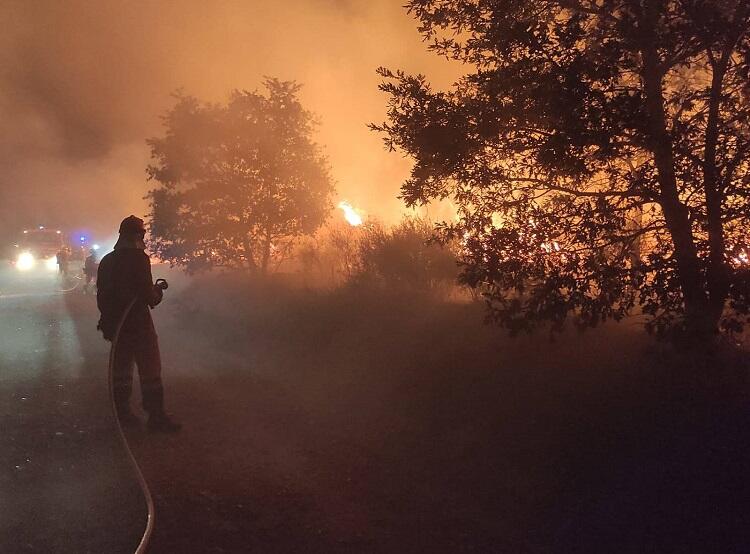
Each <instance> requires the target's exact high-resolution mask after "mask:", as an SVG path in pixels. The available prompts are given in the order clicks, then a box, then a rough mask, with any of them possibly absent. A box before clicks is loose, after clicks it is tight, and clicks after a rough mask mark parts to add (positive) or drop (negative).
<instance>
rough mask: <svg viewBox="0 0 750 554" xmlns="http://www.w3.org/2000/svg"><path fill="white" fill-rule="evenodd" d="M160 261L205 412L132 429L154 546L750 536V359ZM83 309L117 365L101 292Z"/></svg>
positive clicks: (646, 542)
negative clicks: (728, 367)
mask: <svg viewBox="0 0 750 554" xmlns="http://www.w3.org/2000/svg"><path fill="white" fill-rule="evenodd" d="M154 274H155V275H154V276H155V277H162V276H165V277H167V278H168V279H169V280H170V282H171V283H172V286H171V287H170V289H169V290H168V291H167V294H166V296H165V300H164V303H163V304H162V305H161V306H159V307H158V308H157V309H156V310H154V312H153V314H154V317H155V321H156V325H157V329H158V331H159V334H160V340H161V346H162V353H163V358H164V379H165V384H166V389H167V402H168V407H169V409H170V411H172V412H173V413H174V415H175V416H176V417H178V418H179V419H180V420H181V421H182V422H183V423H184V429H183V431H182V432H181V433H180V434H178V435H174V436H162V435H153V434H150V433H148V432H147V431H146V430H145V429H144V428H141V429H136V430H133V431H131V432H129V433H128V439H129V443H130V446H131V447H132V449H133V451H134V453H135V455H136V458H137V459H138V461H139V463H140V465H141V467H142V469H143V472H144V474H145V476H146V479H147V481H148V483H149V486H150V488H151V491H152V493H153V495H154V498H155V503H156V526H155V532H154V535H153V537H152V540H151V543H150V548H149V552H150V553H152V554H172V553H176V552H180V553H193V552H196V553H204V552H205V553H219V552H232V553H240V552H259V553H264V554H265V553H284V552H290V553H291V552H312V553H336V552H341V553H343V552H346V553H349V552H358V553H359V552H362V553H392V552H399V553H402V552H403V553H422V552H430V553H441V552H445V553H449V552H450V553H453V552H482V553H484V552H492V553H495V552H497V553H516V552H519V553H520V552H524V553H526V552H531V553H547V552H565V553H569V552H582V553H584V552H585V553H589V552H591V553H594V552H595V553H598V552H746V551H747V549H748V545H750V536H749V533H750V517H749V515H748V514H750V511H749V510H748V508H750V505H749V504H750V494H748V493H750V491H748V486H747V480H746V468H747V467H750V465H749V462H750V440H748V439H749V438H750V437H749V436H748V435H749V434H750V425H749V424H750V421H749V419H750V418H748V414H747V407H746V398H747V395H746V392H745V388H744V384H743V382H742V379H741V378H739V377H741V376H742V375H743V373H742V371H738V372H737V375H736V376H735V377H737V378H735V377H732V378H731V379H730V378H728V377H726V375H728V374H729V373H728V372H726V371H720V369H721V368H716V370H715V371H714V370H713V368H708V369H706V367H705V364H701V363H697V362H695V360H694V359H693V357H692V356H685V355H683V356H680V355H679V353H674V352H671V351H670V350H669V349H668V348H665V347H663V346H658V345H655V344H654V343H653V342H652V341H650V340H649V339H648V338H647V337H646V336H645V335H644V334H643V333H642V332H641V331H640V326H639V322H638V321H629V322H625V323H624V324H620V325H607V326H604V327H603V328H601V329H596V330H594V331H591V332H587V333H585V334H583V335H579V334H578V333H576V332H575V331H569V332H567V333H566V334H564V335H563V336H558V337H556V338H555V339H554V340H551V339H550V337H549V336H548V335H546V334H540V335H538V336H532V337H529V336H523V337H518V338H514V339H511V338H509V337H507V336H505V335H504V334H503V333H502V332H500V331H498V330H496V329H493V328H491V327H488V326H486V325H484V323H483V309H482V306H481V305H478V304H476V303H473V302H471V301H468V300H467V299H455V298H454V299H452V300H450V301H446V300H442V299H436V298H432V297H430V296H429V295H422V294H415V293H412V292H406V291H401V292H398V291H382V290H376V289H361V288H360V289H357V288H346V287H345V288H341V289H337V290H328V291H326V290H306V289H305V288H304V287H301V286H300V285H299V284H297V285H293V284H288V283H287V284H281V283H278V282H277V283H275V284H274V283H265V284H263V283H257V282H247V281H243V280H242V279H237V278H229V277H216V276H209V277H205V278H198V279H192V280H189V279H186V278H184V277H182V276H180V275H179V274H177V273H174V272H170V271H169V270H167V269H165V268H163V267H157V268H155V270H154ZM67 306H68V310H69V314H71V315H69V316H64V317H71V318H72V319H73V320H75V321H78V322H79V323H80V329H81V331H80V340H79V348H80V349H81V354H80V355H81V356H82V357H83V358H84V359H86V360H88V362H87V364H88V365H91V366H92V367H94V366H96V365H97V364H100V363H102V362H101V360H102V359H103V358H102V357H103V354H104V353H105V350H104V349H103V348H102V346H101V343H100V342H99V341H100V338H99V337H98V336H97V333H96V331H95V330H94V329H93V326H92V325H89V324H88V323H86V324H83V323H81V322H87V321H91V320H92V319H94V318H95V315H96V313H95V307H94V303H93V299H92V298H87V297H84V296H80V297H71V298H70V299H69V300H68V301H67ZM34 309H37V308H34ZM40 340H43V339H40ZM706 372H708V375H706ZM716 376H724V377H721V378H719V377H716ZM716 383H719V384H721V383H723V384H724V385H726V386H715V385H716Z"/></svg>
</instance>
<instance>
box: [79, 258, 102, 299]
mask: <svg viewBox="0 0 750 554" xmlns="http://www.w3.org/2000/svg"><path fill="white" fill-rule="evenodd" d="M98 268H99V262H98V260H97V259H96V250H95V249H93V248H92V249H91V250H89V255H88V256H87V257H86V260H85V261H84V262H83V274H84V275H85V276H86V284H85V285H84V287H83V291H84V292H86V293H87V292H88V291H89V290H91V287H92V282H94V283H96V271H97V269H98Z"/></svg>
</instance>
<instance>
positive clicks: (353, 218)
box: [338, 200, 362, 227]
mask: <svg viewBox="0 0 750 554" xmlns="http://www.w3.org/2000/svg"><path fill="white" fill-rule="evenodd" d="M338 207H339V208H340V209H342V210H343V211H344V219H346V221H347V223H349V225H351V226H352V227H357V226H358V225H362V216H360V215H359V214H358V213H357V210H355V209H354V207H353V206H352V205H351V204H349V202H346V201H345V200H342V201H341V202H339V205H338Z"/></svg>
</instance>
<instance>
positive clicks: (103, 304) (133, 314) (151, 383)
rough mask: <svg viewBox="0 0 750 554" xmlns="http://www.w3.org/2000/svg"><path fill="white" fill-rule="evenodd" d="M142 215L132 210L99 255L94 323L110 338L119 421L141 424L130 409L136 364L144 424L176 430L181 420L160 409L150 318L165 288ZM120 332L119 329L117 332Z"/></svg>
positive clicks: (156, 354) (157, 360) (156, 348)
mask: <svg viewBox="0 0 750 554" xmlns="http://www.w3.org/2000/svg"><path fill="white" fill-rule="evenodd" d="M145 234H146V229H145V227H144V224H143V220H142V219H140V218H138V217H135V216H134V215H131V216H130V217H127V218H125V219H124V220H123V221H122V223H121V224H120V237H119V239H118V240H117V243H116V244H115V248H114V250H113V251H112V252H110V253H109V254H107V255H106V256H104V257H103V258H102V261H101V262H100V263H99V269H98V271H97V277H96V285H97V294H96V301H97V306H98V307H99V311H100V313H101V318H100V320H99V326H98V328H99V329H100V330H101V331H102V334H103V335H104V338H105V339H106V340H109V341H112V342H113V345H112V346H113V348H114V359H113V368H112V372H113V375H112V377H113V379H112V389H113V390H112V392H113V397H114V402H115V409H116V410H117V415H118V418H119V420H120V423H121V424H122V425H123V426H132V425H135V424H138V423H139V420H138V418H137V417H136V416H135V415H134V414H133V412H132V411H131V406H130V396H131V393H132V388H133V365H134V364H135V365H136V366H138V377H139V379H140V384H141V401H142V406H143V409H144V411H145V412H146V413H147V414H148V428H149V430H151V431H155V432H164V433H174V432H176V431H179V430H180V427H181V425H180V424H179V423H176V422H174V421H173V420H172V419H171V418H170V417H169V416H168V415H167V413H166V412H165V410H164V386H163V384H162V380H161V355H160V353H159V341H158V339H157V336H156V330H155V329H154V322H153V320H152V319H151V309H152V308H154V307H155V306H157V305H158V304H159V303H160V302H161V300H162V296H163V291H162V289H161V288H159V287H158V286H156V285H154V283H153V279H152V276H151V261H150V260H149V257H148V255H147V254H146V252H145V248H146V245H145V243H144V236H145ZM118 331H119V334H118Z"/></svg>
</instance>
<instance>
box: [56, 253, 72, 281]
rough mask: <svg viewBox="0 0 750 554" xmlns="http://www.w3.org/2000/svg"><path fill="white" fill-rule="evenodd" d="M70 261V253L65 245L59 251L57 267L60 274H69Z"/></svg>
mask: <svg viewBox="0 0 750 554" xmlns="http://www.w3.org/2000/svg"><path fill="white" fill-rule="evenodd" d="M69 261H70V254H68V249H67V248H66V247H65V246H63V247H62V248H60V250H59V251H58V252H57V269H58V271H59V273H60V275H62V276H65V275H67V274H68V262H69Z"/></svg>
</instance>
